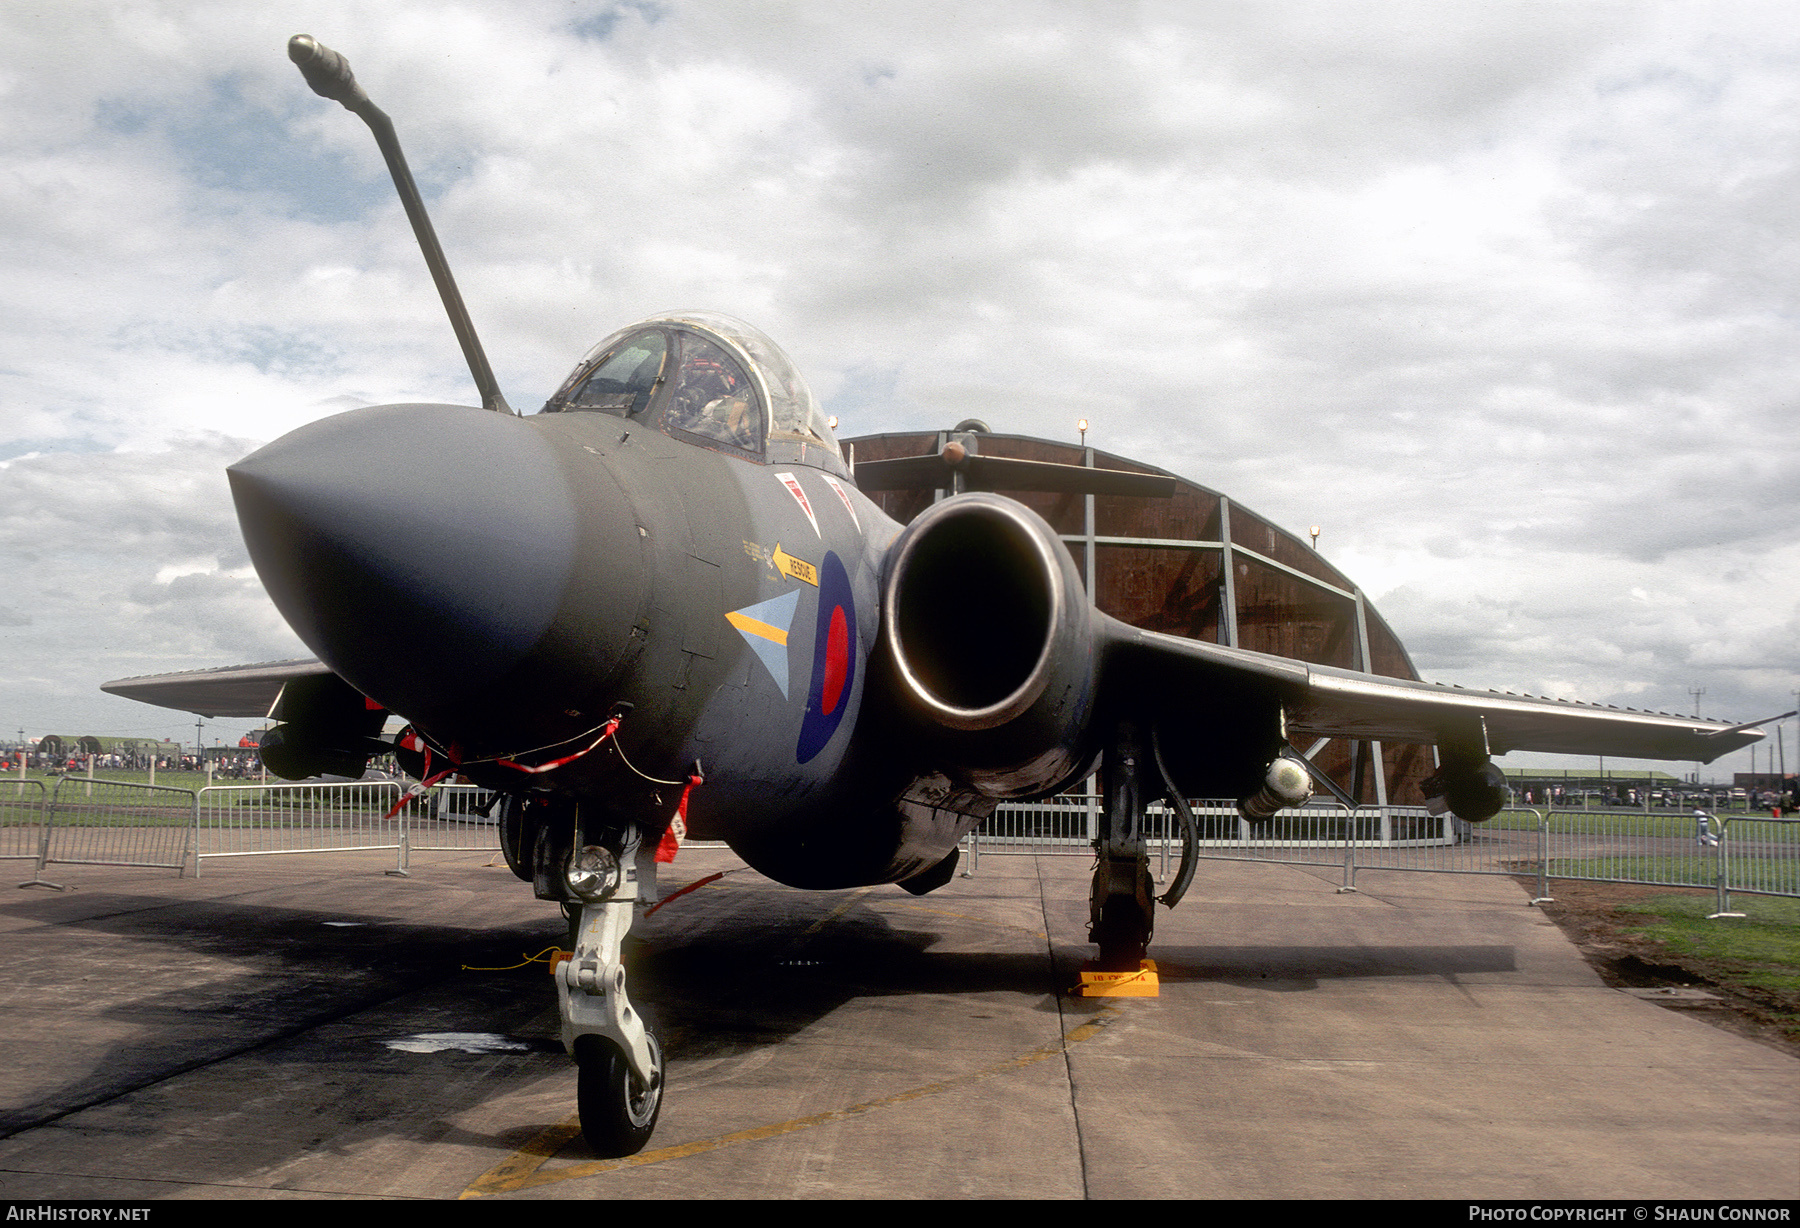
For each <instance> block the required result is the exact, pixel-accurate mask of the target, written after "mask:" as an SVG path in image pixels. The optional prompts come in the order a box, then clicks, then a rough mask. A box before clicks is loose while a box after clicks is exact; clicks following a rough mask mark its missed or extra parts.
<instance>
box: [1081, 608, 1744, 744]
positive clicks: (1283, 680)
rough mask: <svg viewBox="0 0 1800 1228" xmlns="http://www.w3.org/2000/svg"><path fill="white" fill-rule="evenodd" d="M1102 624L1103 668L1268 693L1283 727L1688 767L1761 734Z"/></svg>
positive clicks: (1171, 686)
mask: <svg viewBox="0 0 1800 1228" xmlns="http://www.w3.org/2000/svg"><path fill="white" fill-rule="evenodd" d="M1106 621H1107V624H1108V626H1107V631H1108V641H1109V644H1108V660H1109V665H1110V664H1122V665H1125V666H1127V667H1128V668H1130V669H1131V670H1132V672H1133V673H1136V674H1138V675H1139V676H1140V677H1145V678H1154V679H1157V680H1158V681H1157V683H1156V686H1157V687H1158V689H1160V690H1161V691H1162V692H1163V693H1164V694H1165V695H1168V696H1172V697H1174V698H1175V699H1176V700H1177V702H1180V701H1181V700H1182V696H1183V693H1184V692H1185V694H1186V696H1187V697H1188V698H1189V699H1191V698H1192V697H1193V696H1194V695H1196V694H1204V695H1206V696H1208V697H1209V698H1210V700H1211V701H1212V702H1221V703H1229V702H1231V701H1232V700H1233V699H1234V698H1235V699H1238V700H1249V701H1253V702H1254V701H1257V700H1262V701H1265V702H1266V701H1268V700H1271V699H1274V700H1278V701H1279V702H1280V703H1281V704H1282V705H1283V707H1284V709H1285V711H1286V715H1287V728H1288V732H1289V733H1297V734H1309V735H1312V736H1315V737H1340V738H1363V739H1369V740H1374V741H1383V742H1416V743H1428V744H1431V745H1442V744H1444V743H1453V744H1460V745H1462V746H1468V747H1473V748H1485V749H1486V750H1487V751H1488V753H1491V754H1494V755H1503V754H1505V753H1507V752H1508V751H1514V750H1535V751H1548V752H1551V753H1556V754H1565V755H1618V756H1620V757H1624V758H1633V759H1679V760H1688V761H1694V762H1700V763H1710V762H1712V761H1713V760H1714V759H1717V758H1718V757H1719V756H1720V755H1723V754H1726V753H1728V752H1730V751H1734V750H1737V749H1738V748H1739V747H1743V746H1748V745H1750V744H1751V743H1753V742H1757V741H1760V740H1761V739H1762V737H1763V733H1762V731H1761V730H1760V729H1755V728H1747V727H1743V726H1738V725H1732V724H1729V723H1727V722H1724V721H1709V720H1702V719H1701V718H1699V717H1693V716H1680V715H1676V714H1673V713H1667V712H1641V711H1638V710H1637V709H1634V708H1614V707H1609V706H1607V705H1604V704H1588V703H1577V702H1574V701H1571V700H1563V699H1543V698H1539V697H1537V696H1532V695H1513V694H1508V693H1503V692H1499V691H1476V690H1470V689H1467V688H1465V687H1459V686H1448V685H1444V684H1442V683H1434V682H1413V681H1409V680H1407V679H1403V678H1384V677H1381V676H1379V675H1375V674H1363V673H1358V672H1356V671H1355V670H1347V669H1335V668H1332V667H1331V666H1326V665H1309V664H1307V663H1306V662H1303V661H1294V660H1290V659H1288V658H1286V657H1277V656H1271V655H1269V654H1267V653H1260V652H1251V651H1249V650H1247V649H1242V648H1227V647H1224V646H1222V645H1219V644H1209V643H1206V642H1204V641H1201V640H1190V639H1184V638H1182V637H1180V636H1175V635H1162V634H1159V633H1157V632H1154V631H1145V630H1142V629H1140V628H1137V627H1132V626H1129V625H1127V624H1125V623H1122V622H1119V621H1118V620H1117V619H1113V618H1110V617H1109V618H1107V620H1106Z"/></svg>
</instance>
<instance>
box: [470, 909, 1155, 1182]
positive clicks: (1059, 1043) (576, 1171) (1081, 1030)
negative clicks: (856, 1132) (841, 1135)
mask: <svg viewBox="0 0 1800 1228" xmlns="http://www.w3.org/2000/svg"><path fill="white" fill-rule="evenodd" d="M845 907H848V904H846V905H845ZM1118 1014H1119V1008H1118V1007H1116V1006H1102V1007H1101V1008H1100V1013H1099V1014H1098V1015H1096V1016H1095V1017H1094V1018H1092V1019H1090V1020H1088V1021H1087V1022H1086V1023H1083V1024H1079V1025H1077V1026H1076V1027H1073V1028H1070V1029H1069V1030H1068V1031H1067V1032H1064V1033H1063V1034H1062V1036H1061V1037H1059V1038H1058V1039H1056V1040H1055V1041H1052V1042H1051V1043H1050V1044H1047V1045H1041V1046H1039V1047H1038V1048H1036V1049H1033V1050H1031V1051H1030V1052H1029V1053H1022V1054H1020V1055H1019V1056H1018V1057H1013V1058H1008V1059H1007V1060H1005V1061H1003V1062H996V1063H995V1064H994V1065H992V1066H988V1067H984V1068H983V1069H981V1070H976V1071H971V1072H970V1073H968V1074H965V1075H957V1076H956V1077H955V1078H951V1079H941V1080H939V1081H938V1082H936V1083H927V1084H925V1085H924V1086H922V1087H914V1088H909V1089H908V1090H906V1091H903V1092H895V1093H894V1094H893V1095H891V1096H883V1097H881V1098H880V1099H878V1100H865V1101H863V1102H862V1103H860V1104H852V1105H850V1106H848V1107H846V1108H841V1109H830V1110H828V1111H826V1112H824V1113H814V1114H812V1115H811V1116H809V1117H796V1118H793V1119H792V1120H791V1121H783V1122H776V1123H775V1124H773V1125H768V1126H755V1127H752V1128H751V1129H748V1130H737V1131H734V1132H732V1133H730V1134H720V1135H715V1136H714V1137H712V1138H703V1139H699V1140H697V1141H695V1142H692V1143H680V1144H677V1145H676V1146H674V1147H662V1148H658V1149H657V1150H655V1151H645V1152H640V1153H639V1154H637V1155H634V1156H626V1157H624V1158H623V1159H619V1160H590V1161H588V1162H587V1163H585V1164H571V1165H569V1166H568V1167H567V1168H558V1169H554V1170H552V1171H550V1172H543V1171H541V1170H542V1169H543V1166H544V1165H545V1164H546V1163H547V1162H549V1161H550V1160H551V1159H553V1158H554V1157H555V1156H556V1154H557V1153H558V1152H559V1151H561V1150H562V1149H563V1148H564V1147H565V1146H567V1145H568V1144H569V1143H570V1142H572V1141H573V1140H574V1139H575V1137H576V1136H577V1135H579V1134H580V1133H581V1117H580V1115H579V1114H576V1115H575V1116H572V1117H569V1118H567V1119H565V1120H563V1121H560V1122H558V1123H557V1124H556V1125H554V1126H551V1127H550V1128H549V1129H547V1130H545V1131H544V1132H543V1133H541V1134H539V1135H538V1136H537V1137H536V1138H534V1139H532V1140H531V1141H530V1142H529V1143H526V1144H525V1146H523V1147H521V1148H520V1149H519V1150H518V1151H516V1152H514V1153H513V1154H512V1155H511V1156H509V1157H507V1158H506V1159H505V1160H503V1161H501V1162H500V1163H499V1164H497V1165H495V1166H494V1167H493V1168H491V1169H489V1170H488V1171H487V1172H485V1173H483V1174H482V1175H481V1176H480V1177H477V1178H476V1179H475V1180H474V1181H473V1182H472V1183H471V1184H470V1185H469V1187H468V1188H467V1189H465V1190H464V1191H463V1192H462V1193H461V1194H460V1195H458V1197H459V1198H482V1197H485V1196H487V1195H489V1194H509V1193H514V1192H517V1191H519V1190H530V1189H537V1188H540V1187H542V1186H546V1185H554V1184H556V1183H557V1182H559V1181H574V1180H576V1179H578V1178H581V1177H597V1176H600V1175H601V1174H603V1173H611V1172H617V1171H619V1170H620V1169H622V1168H641V1167H643V1166H644V1165H646V1164H662V1163H665V1162H666V1161H669V1160H682V1159H686V1158H687V1157H689V1156H697V1155H705V1154H706V1153H707V1152H709V1151H718V1150H721V1149H722V1148H725V1147H733V1146H736V1145H737V1144H739V1143H754V1142H758V1141H760V1140H762V1139H766V1138H778V1137H780V1136H781V1135H783V1134H794V1133H797V1132H798V1131H801V1130H810V1129H812V1128H813V1127H814V1126H824V1125H829V1124H831V1123H832V1122H835V1121H844V1120H846V1119H848V1118H851V1117H857V1116H860V1115H862V1114H864V1113H867V1112H870V1111H872V1110H874V1109H880V1108H886V1107H888V1106H889V1105H895V1104H905V1103H906V1102H907V1101H909V1100H921V1099H924V1098H925V1097H927V1096H936V1095H939V1094H941V1093H943V1092H947V1091H954V1090H955V1089H957V1088H960V1087H967V1086H969V1085H970V1084H972V1083H979V1082H981V1081H982V1080H984V1079H991V1078H993V1077H995V1076H996V1075H1003V1074H1010V1073H1011V1072H1013V1071H1015V1070H1023V1069H1025V1068H1026V1067H1027V1066H1034V1065H1036V1064H1037V1063H1038V1062H1041V1061H1044V1060H1045V1059H1047V1058H1053V1057H1059V1056H1061V1055H1062V1054H1063V1052H1064V1051H1066V1050H1067V1049H1068V1048H1069V1047H1070V1046H1071V1045H1078V1044H1080V1043H1082V1042H1083V1041H1086V1040H1092V1039H1093V1038H1094V1037H1095V1036H1098V1035H1099V1034H1100V1032H1101V1031H1102V1030H1103V1029H1104V1028H1106V1026H1107V1025H1108V1024H1110V1023H1112V1021H1113V1020H1114V1019H1116V1018H1117V1017H1118Z"/></svg>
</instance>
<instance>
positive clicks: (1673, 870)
mask: <svg viewBox="0 0 1800 1228" xmlns="http://www.w3.org/2000/svg"><path fill="white" fill-rule="evenodd" d="M1100 804H1101V799H1099V798H1095V797H1083V796H1079V795H1068V796H1063V797H1058V798H1053V799H1049V800H1047V801H1042V802H1014V803H1008V804H1005V805H1002V806H1000V807H998V808H997V809H996V810H995V811H994V814H993V816H992V817H991V818H990V819H989V820H988V821H987V822H986V823H985V824H983V825H982V827H981V828H980V830H979V831H978V832H976V833H973V834H971V835H970V837H969V852H970V855H971V856H970V863H969V867H968V871H967V872H969V873H973V872H974V870H975V867H976V865H977V864H979V861H978V859H979V854H981V853H984V852H985V853H1038V854H1042V853H1063V854H1076V855H1081V854H1088V855H1091V854H1092V845H1093V838H1094V833H1095V831H1096V830H1097V827H1098V815H1099V809H1100ZM1189 805H1190V808H1191V809H1192V811H1193V813H1194V819H1195V823H1196V825H1197V828H1198V839H1197V841H1196V844H1197V848H1196V853H1197V855H1198V856H1200V857H1203V858H1211V859H1219V860H1228V861H1268V862H1279V863H1283V864H1292V865H1341V866H1343V868H1344V885H1345V886H1346V887H1351V886H1354V885H1355V877H1356V872H1357V871H1358V870H1411V871H1423V872H1435V873H1454V874H1505V875H1514V876H1517V875H1536V876H1537V877H1538V880H1539V890H1538V895H1539V896H1540V897H1547V896H1548V894H1549V891H1548V881H1549V880H1550V879H1554V878H1571V879H1592V880H1596V881H1605V882H1625V883H1646V884H1653V885H1660V886H1671V887H1715V888H1717V890H1718V892H1719V911H1720V912H1721V913H1723V912H1726V911H1728V910H1729V903H1730V892H1732V891H1743V892H1755V893H1759V894H1764V895H1788V896H1800V819H1795V818H1773V817H1771V818H1761V817H1756V816H1745V815H1737V816H1731V817H1728V818H1723V819H1721V818H1718V817H1716V816H1712V815H1706V816H1700V815H1696V814H1692V813H1689V814H1678V813H1676V814H1672V813H1668V812H1663V813H1660V814H1659V813H1649V812H1645V811H1636V810H1634V811H1625V810H1574V811H1555V812H1552V813H1548V814H1546V813H1544V812H1543V811H1540V810H1535V809H1530V808H1524V807H1519V808H1510V809H1507V810H1505V811H1502V812H1501V813H1500V814H1498V815H1496V816H1495V817H1494V818H1493V819H1491V820H1489V821H1488V822H1486V823H1480V824H1470V823H1465V822H1463V821H1462V820H1460V819H1457V818H1455V817H1454V816H1453V815H1448V814H1445V815H1432V814H1430V813H1429V812H1427V811H1426V810H1425V809H1424V808H1422V807H1410V806H1387V807H1373V806H1371V807H1360V808H1358V809H1356V810H1354V811H1352V810H1350V809H1349V808H1347V807H1344V806H1302V807H1299V808H1297V809H1292V810H1284V811H1281V812H1280V813H1279V814H1277V815H1276V816H1275V817H1274V818H1273V819H1272V820H1270V821H1269V822H1267V823H1263V824H1252V823H1249V822H1246V821H1245V820H1244V819H1243V818H1241V817H1240V816H1239V815H1238V813H1237V808H1236V807H1235V806H1233V805H1232V804H1230V803H1228V802H1218V801H1199V802H1191V803H1189ZM1144 822H1145V827H1146V834H1147V835H1148V837H1149V839H1150V845H1151V852H1152V853H1154V854H1158V855H1159V856H1160V858H1161V863H1162V865H1163V867H1164V869H1165V872H1166V868H1167V865H1168V863H1169V861H1170V859H1171V858H1175V857H1179V856H1180V852H1181V834H1180V826H1179V823H1178V821H1177V820H1176V816H1175V815H1174V813H1173V811H1172V810H1168V809H1166V808H1165V807H1163V806H1161V805H1156V806H1151V807H1148V808H1147V811H1146V814H1145V819H1144Z"/></svg>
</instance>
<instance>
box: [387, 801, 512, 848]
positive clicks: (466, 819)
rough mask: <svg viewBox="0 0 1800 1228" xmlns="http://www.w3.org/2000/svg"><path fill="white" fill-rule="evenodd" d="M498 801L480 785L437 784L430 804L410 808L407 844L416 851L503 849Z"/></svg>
mask: <svg viewBox="0 0 1800 1228" xmlns="http://www.w3.org/2000/svg"><path fill="white" fill-rule="evenodd" d="M494 801H495V794H494V793H493V791H492V790H490V789H483V788H479V787H478V786H476V785H439V786H437V787H436V788H435V789H433V790H432V791H431V794H430V796H429V797H427V798H426V805H424V806H420V807H419V808H418V809H416V810H415V809H413V808H412V807H410V806H409V807H408V808H407V809H408V815H407V830H406V843H407V847H408V848H409V849H411V850H412V851H413V852H415V853H417V852H439V853H454V852H471V853H497V852H499V851H500V825H499V822H498V821H497V815H496V812H495V811H494V810H493V809H492V806H493V804H494ZM483 811H486V812H487V813H485V814H484V813H482V812H483Z"/></svg>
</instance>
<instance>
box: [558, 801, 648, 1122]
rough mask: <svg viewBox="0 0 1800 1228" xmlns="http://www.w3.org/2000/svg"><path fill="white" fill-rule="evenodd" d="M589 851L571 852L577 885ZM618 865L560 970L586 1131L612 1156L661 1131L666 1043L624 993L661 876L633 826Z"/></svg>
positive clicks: (585, 907) (586, 909)
mask: <svg viewBox="0 0 1800 1228" xmlns="http://www.w3.org/2000/svg"><path fill="white" fill-rule="evenodd" d="M589 852H590V850H589V849H577V850H576V851H575V856H574V857H573V858H571V862H570V874H569V878H570V882H571V884H574V883H575V882H576V881H577V880H578V879H579V877H580V871H581V869H582V867H581V865H580V858H581V857H583V856H584V855H585V854H587V853H589ZM615 865H616V866H617V867H618V869H619V871H620V872H619V873H618V874H617V878H616V880H613V881H616V886H612V887H611V889H610V890H606V892H605V894H604V896H603V897H602V898H599V899H594V900H584V901H583V902H582V904H581V906H580V913H579V915H578V916H577V917H576V919H575V934H574V948H575V949H574V953H573V954H572V955H571V956H570V957H569V958H568V959H567V960H564V961H563V962H562V963H561V964H560V965H558V967H557V969H556V997H557V1004H558V1006H559V1007H560V1008H561V1011H562V1040H563V1047H564V1048H565V1049H567V1050H568V1052H569V1055H570V1056H571V1057H573V1058H574V1059H575V1063H576V1066H577V1067H578V1069H579V1072H580V1074H579V1083H578V1091H577V1103H578V1105H579V1108H580V1111H581V1133H582V1137H584V1138H585V1139H586V1140H587V1143H588V1146H590V1147H592V1148H593V1149H594V1151H595V1152H597V1153H598V1154H600V1155H602V1156H607V1157H614V1156H628V1155H635V1154H636V1153H637V1152H639V1151H641V1150H643V1147H644V1144H645V1143H647V1142H649V1141H650V1135H651V1133H652V1132H653V1131H655V1129H656V1118H657V1114H658V1112H659V1111H660V1110H661V1108H662V1094H663V1053H662V1045H661V1043H660V1042H659V1041H658V1040H657V1038H656V1036H655V1034H653V1033H652V1032H651V1031H650V1029H649V1028H648V1027H647V1026H646V1025H645V1022H644V1017H643V1016H642V1015H640V1014H639V1013H638V1012H637V1011H636V1010H635V1009H633V1007H632V1005H631V1001H630V999H629V998H628V997H627V996H626V993H625V965H624V962H623V959H622V958H621V948H622V946H623V945H624V941H625V935H626V934H627V933H628V932H629V931H630V929H631V922H632V919H633V914H634V912H635V910H636V907H637V903H638V899H639V895H640V890H641V888H642V887H643V885H644V884H646V883H654V882H655V874H656V861H655V849H654V847H645V846H643V845H642V844H641V843H640V836H639V833H638V832H637V831H636V830H635V829H634V830H632V831H629V832H627V833H626V836H625V839H624V841H623V847H621V848H620V849H619V850H618V853H617V854H616V862H615ZM597 889H599V890H604V887H601V888H597Z"/></svg>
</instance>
